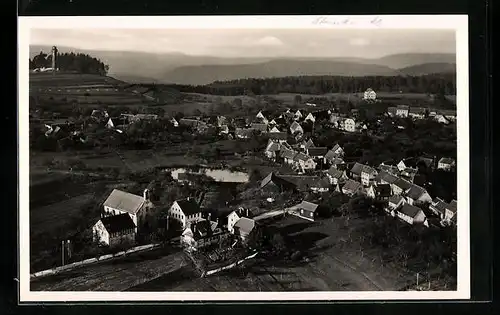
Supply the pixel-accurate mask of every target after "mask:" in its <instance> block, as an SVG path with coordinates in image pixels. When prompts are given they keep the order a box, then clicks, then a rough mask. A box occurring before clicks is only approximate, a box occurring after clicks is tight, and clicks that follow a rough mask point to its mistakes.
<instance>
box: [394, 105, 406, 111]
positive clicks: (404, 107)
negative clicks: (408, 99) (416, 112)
mask: <svg viewBox="0 0 500 315" xmlns="http://www.w3.org/2000/svg"><path fill="white" fill-rule="evenodd" d="M396 109H404V110H408V109H409V106H408V105H398V106H396Z"/></svg>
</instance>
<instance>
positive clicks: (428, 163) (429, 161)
mask: <svg viewBox="0 0 500 315" xmlns="http://www.w3.org/2000/svg"><path fill="white" fill-rule="evenodd" d="M420 162H422V163H424V164H425V166H427V167H430V166H432V162H433V160H432V159H431V158H426V157H420V158H419V159H418V163H420ZM418 163H417V164H418Z"/></svg>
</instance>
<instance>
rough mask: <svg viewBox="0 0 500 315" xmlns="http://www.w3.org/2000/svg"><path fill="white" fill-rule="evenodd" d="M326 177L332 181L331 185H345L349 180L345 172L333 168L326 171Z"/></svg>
mask: <svg viewBox="0 0 500 315" xmlns="http://www.w3.org/2000/svg"><path fill="white" fill-rule="evenodd" d="M326 176H327V177H328V179H329V180H330V184H332V185H337V184H339V183H343V182H345V181H346V180H347V179H348V177H347V174H346V172H345V171H344V170H339V169H337V168H336V167H333V166H332V167H330V168H329V169H328V170H327V171H326Z"/></svg>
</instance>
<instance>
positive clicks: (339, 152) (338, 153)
mask: <svg viewBox="0 0 500 315" xmlns="http://www.w3.org/2000/svg"><path fill="white" fill-rule="evenodd" d="M342 156H344V150H343V149H342V147H341V146H340V145H339V144H336V145H334V146H333V148H331V149H330V150H329V151H328V153H327V154H326V155H325V159H326V160H327V161H328V160H333V159H334V158H337V157H342Z"/></svg>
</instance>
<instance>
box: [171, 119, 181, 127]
mask: <svg viewBox="0 0 500 315" xmlns="http://www.w3.org/2000/svg"><path fill="white" fill-rule="evenodd" d="M170 122H171V123H172V125H174V127H179V122H178V121H177V120H176V119H175V118H174V117H172V119H170Z"/></svg>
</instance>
